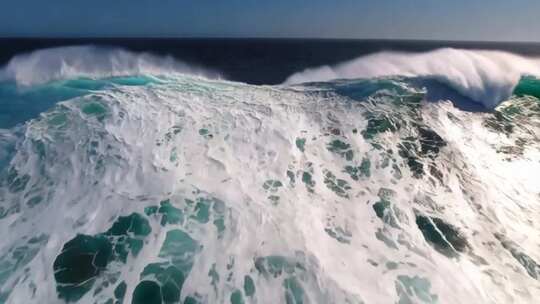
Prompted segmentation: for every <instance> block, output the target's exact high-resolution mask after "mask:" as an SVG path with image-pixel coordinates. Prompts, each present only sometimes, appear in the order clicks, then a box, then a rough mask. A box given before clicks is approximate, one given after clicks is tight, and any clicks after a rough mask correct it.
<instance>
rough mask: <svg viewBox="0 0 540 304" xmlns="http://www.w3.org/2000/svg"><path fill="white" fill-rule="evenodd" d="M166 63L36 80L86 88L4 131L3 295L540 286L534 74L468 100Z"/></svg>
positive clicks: (44, 87) (147, 298)
mask: <svg viewBox="0 0 540 304" xmlns="http://www.w3.org/2000/svg"><path fill="white" fill-rule="evenodd" d="M501 56H503V57H504V56H506V55H501ZM38 74H39V73H38ZM160 74H161V75H155V74H152V75H130V76H125V75H124V76H122V77H110V75H106V76H107V77H105V78H104V77H96V78H93V79H91V78H72V79H69V80H68V79H65V80H57V81H53V82H48V83H41V84H39V85H33V86H31V88H27V89H34V90H37V91H36V92H37V93H35V94H44V93H43V92H51V90H52V91H55V90H59V88H60V89H62V90H63V89H66V88H69V89H74V88H75V89H76V90H77V94H74V95H72V96H71V95H69V96H68V95H59V96H60V98H61V99H59V100H56V102H57V103H56V104H54V105H53V106H51V107H50V108H49V109H48V110H46V111H43V112H41V113H40V114H39V115H38V116H37V117H36V118H32V119H27V120H26V122H25V123H24V124H21V123H18V124H16V125H15V126H13V127H10V128H4V129H0V234H1V238H2V242H0V303H63V302H78V303H122V302H123V303H229V302H230V303H233V304H237V303H396V302H398V303H512V302H514V303H535V302H536V300H537V299H538V298H539V297H540V288H539V287H540V282H539V281H538V280H539V278H540V264H539V263H540V255H539V254H538V250H537V248H538V246H539V245H540V243H539V239H538V238H537V237H535V236H537V235H539V233H540V226H539V225H538V224H537V222H538V221H537V217H538V214H539V213H540V185H539V183H538V180H539V178H540V162H539V160H540V140H539V138H538V134H540V100H539V99H538V97H535V96H536V95H535V92H539V88H540V84H539V82H538V81H537V80H535V79H533V78H525V79H523V80H522V81H521V82H520V83H519V85H518V86H517V88H516V90H515V94H514V95H512V96H511V97H510V98H509V99H508V100H506V101H504V102H503V103H501V104H500V105H499V106H498V107H496V108H495V109H494V110H493V111H491V112H470V111H463V110H461V109H460V108H458V107H455V106H454V103H452V102H451V101H445V100H440V101H437V102H431V101H428V98H427V96H428V95H429V93H430V92H429V90H430V88H429V87H428V88H427V89H426V88H418V87H417V85H416V83H417V82H416V79H415V78H408V77H386V78H376V79H363V80H340V81H329V82H323V83H310V84H304V85H295V86H292V87H289V86H252V85H247V84H241V83H233V82H228V81H223V80H211V79H205V78H201V77H196V76H189V75H181V74H179V73H177V72H173V73H170V74H166V73H164V72H163V71H160ZM69 75H71V74H69ZM77 75H79V74H77ZM23 78H24V77H23ZM25 79H26V78H25ZM4 85H6V84H4ZM0 87H1V86H0ZM27 92H28V91H26V90H23V91H21V92H20V94H23V95H24V94H27ZM55 92H56V91H55ZM70 92H71V91H70ZM13 94H15V93H13ZM25 96H26V95H25ZM64 98H65V99H64ZM52 99H54V98H52V97H51V100H52ZM36 100H37V99H36ZM36 100H34V101H32V102H36Z"/></svg>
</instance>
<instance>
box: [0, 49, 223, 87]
mask: <svg viewBox="0 0 540 304" xmlns="http://www.w3.org/2000/svg"><path fill="white" fill-rule="evenodd" d="M170 73H180V74H189V75H195V76H203V77H206V78H220V75H219V74H218V73H217V72H215V71H211V70H208V69H204V68H201V67H197V66H193V65H188V64H186V63H183V62H180V61H177V60H175V59H174V58H172V57H171V56H163V57H162V56H155V55H152V54H148V53H134V52H130V51H127V50H124V49H119V48H113V47H98V46H69V47H57V48H49V49H43V50H37V51H34V52H31V53H28V54H22V55H17V56H15V57H13V58H12V59H11V60H10V61H9V63H8V64H7V65H6V66H5V67H3V68H2V69H1V70H0V81H9V80H12V81H15V82H17V84H20V85H34V84H40V83H47V82H50V81H53V80H59V79H66V78H76V77H91V78H99V77H113V76H127V75H142V74H152V75H163V74H170Z"/></svg>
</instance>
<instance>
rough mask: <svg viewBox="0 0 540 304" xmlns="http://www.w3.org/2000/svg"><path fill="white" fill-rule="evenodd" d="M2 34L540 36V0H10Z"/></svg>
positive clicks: (0, 12)
mask: <svg viewBox="0 0 540 304" xmlns="http://www.w3.org/2000/svg"><path fill="white" fill-rule="evenodd" d="M1 2H2V3H0V5H1V9H0V36H77V37H79V36H139V37H142V36H145V37H146V36H175V37H176V36H178V37H186V36H188V37H319V38H402V39H449V40H505V41H512V40H514V41H515V40H518V41H540V1H538V0H373V1H365V0H302V1H300V0H267V1H263V0H129V1H128V0H4V1H1Z"/></svg>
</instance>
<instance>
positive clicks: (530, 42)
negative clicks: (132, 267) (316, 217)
mask: <svg viewBox="0 0 540 304" xmlns="http://www.w3.org/2000/svg"><path fill="white" fill-rule="evenodd" d="M0 39H3V40H7V39H19V40H25V39H44V40H52V39H64V40H77V39H79V40H84V39H101V40H114V39H141V40H150V39H161V40H283V41H286V40H305V41H358V42H362V41H380V42H434V43H436V42H449V43H492V44H504V43H507V44H509V43H511V44H540V41H533V40H511V41H507V40H472V39H464V40H458V39H428V38H414V39H413V38H350V37H348V38H340V37H336V38H333V37H332V38H330V37H236V36H1V35H0Z"/></svg>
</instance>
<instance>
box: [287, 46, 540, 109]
mask: <svg viewBox="0 0 540 304" xmlns="http://www.w3.org/2000/svg"><path fill="white" fill-rule="evenodd" d="M539 75H540V60H539V59H536V58H527V57H522V56H519V55H515V54H511V53H506V52H501V51H480V50H460V49H451V48H444V49H439V50H435V51H431V52H427V53H402V52H381V53H376V54H372V55H368V56H363V57H359V58H357V59H354V60H352V61H348V62H344V63H341V64H337V65H335V66H322V67H318V68H310V69H306V70H304V71H301V72H298V73H295V74H293V75H291V76H290V77H289V78H288V79H287V80H286V81H285V84H288V85H290V84H298V83H306V82H322V81H329V80H333V79H356V78H374V77H385V76H407V77H424V78H429V79H433V80H436V81H438V82H441V83H443V84H446V85H448V86H450V87H452V88H453V89H455V90H457V91H458V92H459V93H460V94H462V95H464V96H466V97H468V98H470V99H472V100H474V101H476V102H480V103H482V104H483V105H484V106H485V107H487V108H488V109H493V108H495V107H496V106H497V105H498V104H499V103H500V102H501V101H504V100H506V99H508V98H509V97H510V96H511V95H512V93H513V91H514V88H515V87H516V86H517V85H518V83H519V81H520V79H521V78H522V77H523V76H535V77H537V76H539Z"/></svg>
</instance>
